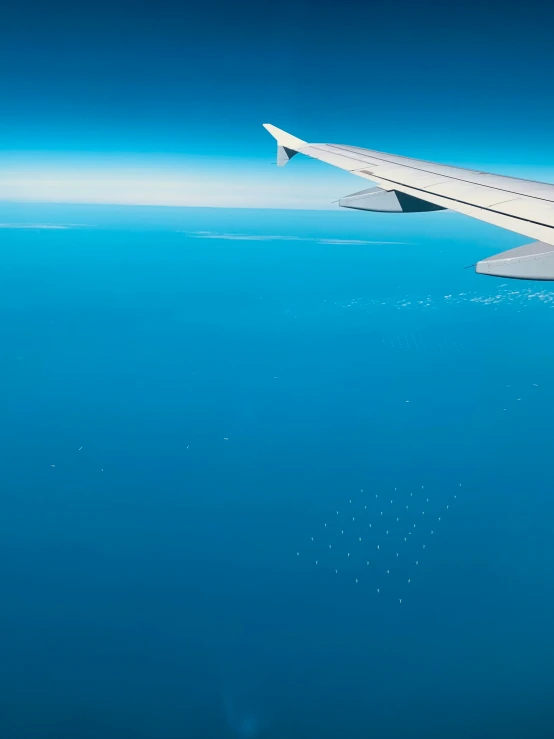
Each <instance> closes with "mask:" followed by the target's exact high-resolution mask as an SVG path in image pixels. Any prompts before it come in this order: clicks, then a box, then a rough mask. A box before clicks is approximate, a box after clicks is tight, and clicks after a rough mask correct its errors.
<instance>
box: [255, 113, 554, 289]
mask: <svg viewBox="0 0 554 739" xmlns="http://www.w3.org/2000/svg"><path fill="white" fill-rule="evenodd" d="M263 125H264V128H266V129H267V130H268V131H269V133H270V134H271V135H272V136H273V137H274V138H275V139H276V140H277V164H279V165H280V166H284V165H285V164H287V163H288V161H289V160H290V159H292V157H293V156H295V155H296V154H298V153H300V154H304V155H306V156H308V157H311V158H313V159H319V160H320V161H322V162H326V163H327V164H331V165H333V166H334V167H339V168H340V169H345V170H347V171H349V172H351V173H352V174H354V175H358V177H363V178H364V179H366V180H370V181H372V182H374V183H376V184H377V185H378V187H372V188H368V189H366V190H360V191H359V192H355V193H352V194H351V195H347V196H345V197H343V198H341V199H340V200H339V205H340V206H342V207H345V208H355V209H358V210H369V211H380V212H389V213H407V212H408V213H415V212H422V211H430V210H445V209H448V210H454V211H456V212H458V213H463V214H464V215H467V216H472V217H473V218H478V219H479V220H481V221H486V222H487V223H492V224H493V225H495V226H500V227H502V228H505V229H507V230H508V231H515V232H516V233H519V234H522V235H524V236H528V237H529V238H531V239H534V241H533V242H532V243H530V244H525V245H524V246H520V247H517V248H516V249H510V250H509V251H505V252H502V253H501V254H496V255H495V256H492V257H488V258H487V259H483V260H482V261H480V262H477V264H476V265H475V271H476V272H478V273H480V274H485V275H494V276H497V277H512V278H516V279H522V280H554V185H549V184H547V183H544V182H534V181H532V180H522V179H517V178H515V177H503V176H500V175H494V174H487V173H486V172H478V171H474V170H470V169H462V168H461V167H450V166H446V165H443V164H433V163H432V162H426V161H423V160H420V159H410V158H408V157H401V156H395V155H393V154H384V153H383V152H380V151H372V150H371V149H361V148H358V147H356V146H344V145H342V144H309V143H308V142H306V141H303V140H302V139H299V138H297V137H296V136H292V135H291V134H289V133H286V132H285V131H282V130H281V129H279V128H276V127H275V126H272V125H271V124H270V123H264V124H263Z"/></svg>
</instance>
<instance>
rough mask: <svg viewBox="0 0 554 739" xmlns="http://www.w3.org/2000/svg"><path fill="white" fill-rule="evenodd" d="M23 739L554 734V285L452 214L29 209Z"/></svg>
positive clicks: (11, 652) (19, 383)
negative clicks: (500, 257) (499, 269)
mask: <svg viewBox="0 0 554 739" xmlns="http://www.w3.org/2000/svg"><path fill="white" fill-rule="evenodd" d="M0 240H1V245H2V249H1V251H2V269H1V271H0V315H1V316H2V321H1V324H0V335H1V341H0V378H1V385H2V390H3V392H2V393H1V394H0V417H1V419H2V423H1V424H0V442H1V449H2V478H1V495H0V561H1V571H2V577H1V580H0V582H1V588H2V598H1V604H2V607H1V608H0V633H1V635H2V636H1V640H0V645H1V647H0V717H1V718H0V724H1V726H0V733H1V736H2V737H6V739H92V738H94V739H97V738H98V739H182V738H183V737H187V738H191V739H208V738H209V739H211V738H215V739H219V738H221V739H233V738H237V737H238V738H239V739H253V738H256V739H338V738H340V739H365V738H368V737H371V738H375V739H396V738H397V737H410V738H411V739H439V738H441V739H442V738H444V737H449V739H461V738H462V737H463V738H464V739H465V738H469V737H472V738H474V737H503V738H511V737H514V738H515V737H522V736H525V737H537V738H540V739H543V738H544V739H546V738H547V737H551V736H552V735H553V733H554V716H553V712H552V707H551V703H552V700H551V696H552V694H553V691H554V677H553V675H552V670H551V665H552V661H553V660H554V639H552V623H553V622H554V589H553V588H552V582H553V579H554V535H553V531H554V500H553V484H552V463H551V460H552V442H553V435H552V427H551V419H552V413H553V410H554V387H553V383H552V375H553V369H554V343H553V341H552V335H553V333H554V288H551V287H550V286H549V283H526V282H518V281H512V282H507V281H502V280H499V279H496V278H487V277H483V276H479V275H476V274H475V273H474V271H473V270H472V269H465V267H467V266H469V265H471V264H473V263H475V261H477V260H478V259H480V258H483V257H485V256H488V255H490V254H492V253H495V251H502V250H504V249H509V248H511V247H513V246H517V245H519V244H521V243H524V239H522V238H520V237H518V236H517V235H515V234H508V233H506V232H502V231H499V230H496V229H494V228H493V227H491V226H488V225H486V224H480V223H477V222H473V221H470V220H465V219H464V218H463V217H461V216H456V215H453V214H448V213H429V214H416V215H400V216H397V217H395V216H389V215H383V214H371V215H370V214H365V213H358V212H343V211H340V212H335V211H312V212H310V211H269V210H268V211H263V210H218V209H208V208H198V209H178V208H132V207H117V206H63V205H50V204H43V205H35V204H10V203H3V204H1V205H0Z"/></svg>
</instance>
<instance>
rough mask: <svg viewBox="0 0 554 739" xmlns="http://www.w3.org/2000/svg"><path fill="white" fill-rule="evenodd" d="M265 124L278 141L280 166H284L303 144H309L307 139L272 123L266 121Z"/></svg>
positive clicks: (278, 161) (278, 162)
mask: <svg viewBox="0 0 554 739" xmlns="http://www.w3.org/2000/svg"><path fill="white" fill-rule="evenodd" d="M263 126H264V128H265V129H266V130H267V131H268V132H269V133H270V134H271V135H272V136H273V138H274V139H275V140H276V141H277V165H278V166H279V167H284V166H285V164H287V162H288V161H289V160H290V159H292V158H293V156H294V155H295V154H298V152H299V151H300V149H302V147H303V146H307V142H306V141H302V139H299V138H297V137H296V136H292V134H290V133H287V132H286V131H282V130H281V129H280V128H277V126H272V125H271V123H264V124H263Z"/></svg>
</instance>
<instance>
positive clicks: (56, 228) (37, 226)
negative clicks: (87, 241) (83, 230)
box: [0, 223, 75, 231]
mask: <svg viewBox="0 0 554 739" xmlns="http://www.w3.org/2000/svg"><path fill="white" fill-rule="evenodd" d="M0 228H31V229H46V230H48V231H52V230H53V231H65V230H66V229H68V228H75V226H73V225H65V224H61V223H0Z"/></svg>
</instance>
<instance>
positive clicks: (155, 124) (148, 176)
mask: <svg viewBox="0 0 554 739" xmlns="http://www.w3.org/2000/svg"><path fill="white" fill-rule="evenodd" d="M553 20H554V11H553V10H552V9H549V8H547V7H546V4H545V3H544V2H540V3H539V2H537V1H536V0H532V1H531V2H527V3H524V4H522V3H515V2H512V3H510V2H507V3H506V2H503V3H500V2H496V0H493V2H488V3H486V4H485V3H481V2H476V0H470V1H469V2H466V3H463V4H450V3H442V2H441V3H439V2H437V1H436V0H422V1H421V2H418V3H413V2H407V1H406V0H398V1H397V2H381V3H376V2H364V3H350V4H343V5H342V6H341V5H337V4H336V3H331V2H329V1H328V0H324V1H323V2H313V1H312V0H309V1H307V0H304V1H302V0H300V2H296V1H295V2H284V3H280V4H279V5H278V6H273V5H269V4H261V3H252V2H238V3H228V2H223V1H221V0H215V2H211V3H197V4H195V5H194V6H191V4H188V3H176V2H173V1H172V0H161V1H160V2H157V3H155V4H154V3H137V2H133V3H131V2H121V1H120V0H116V2H113V3H103V2H95V3H91V2H86V3H56V2H53V3H48V4H46V3H43V2H41V3H32V2H31V3H29V2H21V3H18V4H17V6H16V5H15V4H11V5H10V6H7V7H6V8H5V9H3V19H2V26H1V29H0V65H1V69H2V70H3V73H2V75H1V76H0V100H1V101H2V102H1V114H0V136H1V141H2V146H1V151H0V198H1V199H4V200H31V201H32V200H46V201H59V202H64V201H81V202H113V203H126V202H129V203H155V204H168V205H222V206H245V207H251V206H273V207H308V208H311V207H313V208H321V207H329V204H330V201H331V200H333V199H335V198H337V197H339V196H340V195H344V194H345V193H347V192H349V191H355V190H356V189H358V188H359V182H358V180H357V179H356V178H354V177H352V176H350V175H347V174H345V173H342V172H336V171H334V170H332V169H331V168H328V167H326V166H325V165H323V164H320V163H316V162H307V161H303V162H300V161H298V160H295V161H294V166H293V164H291V166H290V167H287V169H286V170H277V169H276V168H275V167H273V166H272V162H273V161H274V142H273V141H272V140H271V139H270V137H269V136H268V134H267V133H266V132H265V131H264V130H263V129H262V127H261V124H262V123H263V122H266V121H269V122H272V123H274V124H276V125H278V126H280V127H281V128H285V129H288V130H291V131H292V132H294V133H296V134H297V135H299V136H301V137H302V138H305V139H307V140H309V141H331V142H333V141H334V142H340V143H351V144H357V145H361V146H367V147H371V148H376V149H380V150H383V151H391V152H395V153H400V154H406V155H411V156H415V157H422V158H427V159H432V160H437V161H444V162H451V163H457V164H462V165H464V164H465V165H468V166H470V165H478V166H480V167H483V168H488V169H489V170H492V171H499V172H509V173H513V174H515V175H520V176H531V177H536V178H539V179H554V166H553V163H554V143H553V141H552V135H551V120H552V113H553V108H554V102H553V99H552V95H551V94H550V87H551V80H552V76H553V72H554V52H553V50H552V43H551V28H552V21H553Z"/></svg>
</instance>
